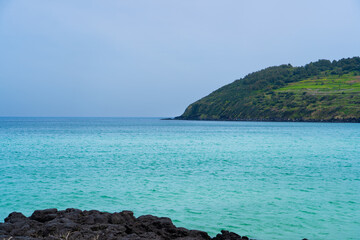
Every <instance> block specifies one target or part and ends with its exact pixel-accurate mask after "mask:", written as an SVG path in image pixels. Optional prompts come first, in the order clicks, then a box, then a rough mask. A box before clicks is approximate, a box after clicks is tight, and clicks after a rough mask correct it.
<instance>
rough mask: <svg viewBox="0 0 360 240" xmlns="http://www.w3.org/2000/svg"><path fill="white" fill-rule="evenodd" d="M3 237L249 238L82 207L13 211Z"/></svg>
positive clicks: (25, 239) (1, 229)
mask: <svg viewBox="0 0 360 240" xmlns="http://www.w3.org/2000/svg"><path fill="white" fill-rule="evenodd" d="M0 239H14V240H15V239H22V240H34V239H49V240H50V239H51V240H55V239H69V240H70V239H96V240H101V239H123V240H125V239H127V240H132V239H134V240H135V239H137V240H138V239H157V240H161V239H164V240H165V239H182V240H186V239H187V240H191V239H193V240H209V239H215V240H238V239H243V240H246V239H248V238H247V237H245V236H243V237H241V236H239V235H237V234H236V233H232V232H228V231H221V234H218V235H217V236H216V237H214V238H211V237H210V236H209V235H208V234H207V233H206V232H202V231H197V230H188V229H185V228H181V227H176V226H175V225H174V224H173V223H172V221H171V219H169V218H165V217H155V216H151V215H145V216H140V217H138V218H136V217H134V215H133V213H132V212H131V211H122V212H118V213H107V212H99V211H96V210H92V211H81V210H79V209H66V210H64V211H58V210H57V209H46V210H37V211H35V212H34V213H33V214H32V215H31V216H30V217H25V216H24V215H23V214H21V213H18V212H13V213H11V214H10V215H9V216H8V217H7V218H5V222H4V223H0Z"/></svg>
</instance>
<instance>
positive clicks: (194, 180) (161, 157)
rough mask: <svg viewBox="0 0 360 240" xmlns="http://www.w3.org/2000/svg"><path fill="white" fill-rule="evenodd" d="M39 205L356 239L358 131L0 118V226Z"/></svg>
mask: <svg viewBox="0 0 360 240" xmlns="http://www.w3.org/2000/svg"><path fill="white" fill-rule="evenodd" d="M45 208H57V209H61V210H62V209H66V208H79V209H83V210H91V209H97V210H101V211H108V212H119V211H122V210H131V211H133V212H134V215H135V216H140V215H145V214H152V215H156V216H164V217H170V218H171V219H172V220H173V222H174V224H175V225H176V226H180V227H186V228H189V229H197V230H202V231H206V232H208V233H209V235H210V236H216V234H217V233H219V232H220V230H222V229H225V230H229V231H233V232H236V233H238V234H239V235H246V236H248V237H251V238H256V239H258V240H268V239H279V240H285V239H290V240H291V239H303V238H308V239H309V240H312V239H314V240H315V239H316V240H321V239H347V240H351V239H360V124H358V123H301V122H296V123H293V122H222V121H165V120H160V119H159V118H5V117H3V118H0V219H1V220H0V221H4V220H3V219H4V218H5V217H7V216H8V214H9V213H11V212H13V211H18V212H22V213H24V214H25V215H27V216H29V215H31V213H32V212H33V211H34V210H36V209H45Z"/></svg>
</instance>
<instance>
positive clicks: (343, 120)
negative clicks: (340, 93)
mask: <svg viewBox="0 0 360 240" xmlns="http://www.w3.org/2000/svg"><path fill="white" fill-rule="evenodd" d="M160 120H164V121H205V122H293V123H296V122H301V123H360V119H342V120H337V119H331V120H315V119H311V120H301V119H296V120H291V119H290V120H289V119H195V118H194V119H192V118H177V117H175V118H161V119H160Z"/></svg>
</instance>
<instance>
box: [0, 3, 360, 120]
mask: <svg viewBox="0 0 360 240" xmlns="http://www.w3.org/2000/svg"><path fill="white" fill-rule="evenodd" d="M359 55H360V1H359V0H341V1H339V0H317V1H314V0H293V1H289V0H272V1H269V0H251V1H245V0H224V1H219V0H218V1H213V0H172V1H169V0H152V1H149V0H131V1H130V0H121V1H120V0H112V1H110V0H101V1H100V0H98V1H92V0H77V1H72V0H54V1H48V0H32V1H29V0H16V1H15V0H13V1H10V0H0V116H38V117H174V116H179V115H181V114H182V113H183V111H184V110H185V108H186V107H187V106H188V105H189V104H191V103H192V102H194V101H196V100H198V99H200V98H202V97H204V96H206V95H208V94H209V93H211V92H212V91H214V90H216V89H217V88H219V87H221V86H223V85H225V84H228V83H231V82H233V81H234V80H236V79H239V78H242V77H244V76H245V75H246V74H248V73H251V72H253V71H257V70H260V69H263V68H266V67H269V66H274V65H280V64H288V63H290V64H292V65H293V66H300V65H304V64H307V63H309V62H311V61H317V60H318V59H329V60H334V59H336V60H338V59H341V58H348V57H353V56H359Z"/></svg>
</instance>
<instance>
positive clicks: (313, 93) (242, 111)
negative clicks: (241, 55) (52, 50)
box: [177, 65, 360, 122]
mask: <svg viewBox="0 0 360 240" xmlns="http://www.w3.org/2000/svg"><path fill="white" fill-rule="evenodd" d="M280 67H281V68H280ZM280 67H274V69H275V70H276V71H277V72H276V73H278V72H279V69H277V68H280V73H281V75H284V73H285V75H286V74H287V72H289V74H290V75H291V74H293V72H294V71H295V70H296V68H293V67H291V66H290V67H288V66H286V65H283V66H280ZM269 69H270V68H269ZM294 69H295V70H294ZM270 70H271V69H270ZM262 71H264V70H262ZM262 71H259V72H258V73H255V74H254V76H255V75H256V74H257V75H256V76H258V75H259V74H260V73H261V72H262ZM265 71H266V74H269V70H268V69H267V70H265ZM358 75H359V72H358V71H352V72H349V73H347V74H341V75H336V74H333V73H331V72H330V71H322V72H320V73H318V74H316V76H311V77H308V78H305V79H299V80H295V81H293V82H289V83H283V82H282V85H281V86H278V85H276V86H275V85H274V84H276V81H277V80H276V81H274V84H267V85H266V84H265V85H261V84H260V87H256V86H257V85H256V86H254V85H251V84H250V85H247V84H246V83H244V80H243V79H240V80H236V81H235V82H233V83H231V84H229V85H226V86H224V87H222V88H220V89H218V90H216V91H214V92H213V93H211V94H210V95H208V96H206V97H204V98H202V99H200V100H198V101H197V102H195V103H193V104H191V105H190V106H189V107H188V108H187V109H186V110H185V112H184V114H183V115H181V116H180V117H177V119H195V120H264V121H356V122H360V76H358ZM264 76H267V75H264ZM250 77H251V75H250ZM244 79H247V77H245V78H244ZM269 79H270V80H269ZM269 79H267V81H271V78H269ZM260 83H262V82H260ZM258 85H259V84H258Z"/></svg>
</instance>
